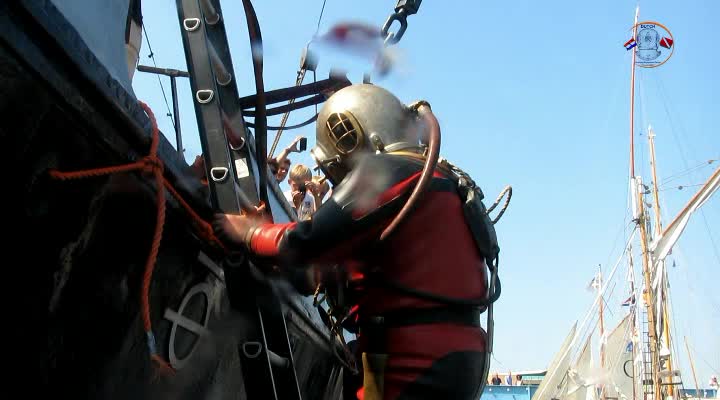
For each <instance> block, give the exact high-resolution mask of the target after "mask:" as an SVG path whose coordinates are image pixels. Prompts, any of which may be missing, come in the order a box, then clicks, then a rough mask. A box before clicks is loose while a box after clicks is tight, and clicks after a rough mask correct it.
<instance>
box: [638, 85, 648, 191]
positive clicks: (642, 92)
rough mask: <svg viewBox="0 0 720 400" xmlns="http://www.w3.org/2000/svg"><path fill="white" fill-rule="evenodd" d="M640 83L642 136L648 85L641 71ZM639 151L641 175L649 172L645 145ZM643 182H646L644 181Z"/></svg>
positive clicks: (640, 131) (645, 125)
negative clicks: (646, 85)
mask: <svg viewBox="0 0 720 400" xmlns="http://www.w3.org/2000/svg"><path fill="white" fill-rule="evenodd" d="M638 78H639V83H638V97H640V124H641V125H640V129H639V130H638V131H637V132H639V133H638V136H641V135H642V134H643V132H644V131H645V129H647V112H646V109H645V97H646V96H645V95H646V93H645V92H646V87H645V74H644V73H642V72H640V73H639V74H638ZM638 147H639V149H638V151H639V152H640V175H641V176H644V175H645V174H646V173H647V166H646V163H645V151H643V149H645V146H638ZM643 184H645V183H644V182H643ZM638 201H641V199H638Z"/></svg>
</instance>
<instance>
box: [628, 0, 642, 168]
mask: <svg viewBox="0 0 720 400" xmlns="http://www.w3.org/2000/svg"><path fill="white" fill-rule="evenodd" d="M639 15H640V5H638V6H637V7H636V8H635V23H634V24H633V36H632V39H635V37H636V36H637V23H638V16H639ZM635 40H637V39H635ZM636 51H637V45H636V46H634V47H633V48H632V61H631V70H630V178H631V179H632V178H634V177H635V52H636Z"/></svg>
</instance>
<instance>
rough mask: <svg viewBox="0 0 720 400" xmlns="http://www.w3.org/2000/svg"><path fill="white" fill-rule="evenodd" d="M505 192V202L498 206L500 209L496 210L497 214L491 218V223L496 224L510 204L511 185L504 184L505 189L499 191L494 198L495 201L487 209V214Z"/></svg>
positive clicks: (498, 202)
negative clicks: (500, 206)
mask: <svg viewBox="0 0 720 400" xmlns="http://www.w3.org/2000/svg"><path fill="white" fill-rule="evenodd" d="M505 194H507V197H506V198H505V203H504V204H503V206H502V208H500V211H499V212H498V215H497V216H496V217H495V219H493V220H492V223H493V225H495V224H497V222H498V221H500V218H502V216H503V214H505V211H506V210H507V208H508V206H509V205H510V199H511V198H512V186H510V185H508V186H505V189H503V190H502V192H500V194H499V195H498V197H497V199H495V202H494V203H493V204H492V205H491V206H490V208H488V210H487V214H488V215H490V213H491V212H492V211H493V210H494V209H495V207H497V206H498V204H500V200H502V198H503V197H504V196H505Z"/></svg>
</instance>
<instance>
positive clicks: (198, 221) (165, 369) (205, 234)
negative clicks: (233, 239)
mask: <svg viewBox="0 0 720 400" xmlns="http://www.w3.org/2000/svg"><path fill="white" fill-rule="evenodd" d="M139 103H140V106H141V107H142V108H143V109H144V110H145V113H147V115H148V117H149V118H150V121H151V123H152V141H151V143H150V152H149V153H150V154H148V155H147V156H146V157H144V158H143V159H142V160H140V161H136V162H134V163H130V164H125V165H118V166H113V167H105V168H93V169H88V170H83V171H75V172H61V171H57V170H51V171H50V176H52V177H53V178H55V179H59V180H70V179H80V178H88V177H96V176H102V175H109V174H114V173H121V172H130V171H136V170H141V171H143V172H145V173H147V174H152V175H153V177H154V178H155V182H156V183H157V199H156V200H157V201H156V204H157V219H156V221H155V233H154V235H153V241H152V246H151V247H150V254H149V256H148V259H147V261H146V263H145V271H144V273H143V281H142V288H141V290H140V307H141V313H142V319H143V328H144V329H145V334H146V335H147V345H148V350H149V352H150V359H151V361H152V362H153V364H154V365H155V366H156V367H157V368H158V372H160V374H163V375H168V374H173V373H174V370H173V368H172V367H171V366H170V365H169V364H168V362H167V361H165V360H163V358H162V357H161V356H160V355H159V354H158V351H157V346H156V342H155V335H154V334H153V331H152V321H151V319H150V299H149V297H150V284H151V282H152V274H153V270H154V269H155V262H156V260H157V255H158V251H159V249H160V241H161V240H162V234H163V226H164V225H165V190H163V187H165V188H167V189H168V191H170V193H171V194H172V195H173V196H174V197H175V198H176V199H177V200H178V201H179V202H180V204H181V205H182V206H183V208H184V209H185V210H186V211H187V212H188V214H189V215H190V217H191V218H192V220H193V221H194V222H195V225H196V227H197V228H198V231H199V235H200V237H201V238H203V239H205V240H207V241H209V242H213V243H215V244H216V245H219V246H220V247H223V248H224V246H222V243H221V242H220V241H219V240H218V239H217V237H215V235H214V233H213V229H212V227H211V225H210V224H209V223H207V222H206V221H204V220H203V219H202V218H201V217H200V216H199V215H198V214H197V213H196V212H195V211H194V210H193V209H192V208H191V207H190V205H189V204H188V203H187V202H186V201H185V200H183V198H182V197H181V196H180V194H179V193H178V192H177V190H175V188H174V187H173V186H172V185H171V184H170V183H169V182H168V181H167V180H166V179H165V178H164V177H163V172H164V167H163V163H162V161H161V160H160V159H159V158H158V156H157V150H158V146H159V144H160V133H159V132H160V131H159V129H158V126H157V121H156V120H155V115H154V114H153V112H152V110H151V109H150V107H148V105H147V104H145V103H143V102H142V101H139ZM161 183H162V185H161Z"/></svg>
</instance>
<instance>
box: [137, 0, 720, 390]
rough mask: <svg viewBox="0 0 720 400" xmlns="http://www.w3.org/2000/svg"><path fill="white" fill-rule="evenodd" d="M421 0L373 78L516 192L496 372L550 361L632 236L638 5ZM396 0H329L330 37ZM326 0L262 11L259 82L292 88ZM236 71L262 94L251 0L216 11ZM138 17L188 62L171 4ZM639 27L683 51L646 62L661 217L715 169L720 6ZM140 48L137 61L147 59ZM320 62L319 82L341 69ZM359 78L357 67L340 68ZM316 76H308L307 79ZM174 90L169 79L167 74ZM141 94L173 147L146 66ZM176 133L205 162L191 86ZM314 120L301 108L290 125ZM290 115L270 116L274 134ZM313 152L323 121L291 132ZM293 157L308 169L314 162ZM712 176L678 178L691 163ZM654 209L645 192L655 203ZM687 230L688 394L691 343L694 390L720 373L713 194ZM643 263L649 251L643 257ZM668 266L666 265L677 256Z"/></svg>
mask: <svg viewBox="0 0 720 400" xmlns="http://www.w3.org/2000/svg"><path fill="white" fill-rule="evenodd" d="M450 3H451V2H448V1H442V2H441V1H433V0H428V1H425V2H423V4H422V6H421V9H420V12H419V13H418V14H417V15H414V16H411V17H410V18H409V20H408V23H409V27H408V30H407V32H406V34H405V37H404V38H403V39H402V41H401V42H400V44H399V46H398V49H399V51H400V52H401V55H402V62H401V64H400V66H399V67H398V69H397V70H396V71H395V72H394V73H392V74H391V75H390V76H388V77H387V78H385V79H383V80H375V83H376V84H379V85H381V86H384V87H386V88H388V89H389V90H391V91H393V92H394V93H395V94H396V95H397V96H398V97H400V99H401V100H403V101H404V102H410V101H413V100H416V99H425V100H428V101H429V102H430V103H431V104H432V106H433V111H434V112H435V114H436V116H437V117H438V119H439V121H440V124H441V127H442V132H443V142H442V154H443V155H444V156H445V157H446V158H448V159H450V160H452V161H454V162H455V163H456V164H458V165H460V166H461V167H462V168H464V169H465V170H466V171H468V172H469V173H470V174H471V175H472V176H473V177H474V178H475V180H476V181H477V182H478V183H480V184H481V185H482V187H483V190H484V191H485V193H486V195H487V197H488V198H489V201H492V199H494V198H495V196H496V194H497V193H498V192H499V191H500V190H502V188H503V187H504V186H505V185H508V184H510V185H512V186H513V189H514V196H513V199H512V203H511V205H510V208H509V210H508V212H507V213H506V214H505V216H504V217H503V219H502V220H501V222H500V223H499V224H498V228H497V229H498V234H499V237H500V241H501V242H500V244H501V249H502V250H501V254H502V265H501V271H502V272H501V274H502V275H501V277H502V280H503V295H502V297H501V299H500V301H499V302H498V303H497V306H496V340H495V354H494V357H495V359H494V360H493V365H492V369H493V370H496V369H497V370H502V371H506V370H508V369H511V370H513V371H517V370H527V369H542V368H545V367H546V366H547V363H548V362H549V361H550V359H551V358H552V356H553V354H554V353H555V351H557V348H558V347H559V345H560V343H561V341H562V340H563V338H564V336H565V335H566V333H567V331H568V330H569V329H570V327H571V326H572V324H573V322H574V321H575V320H576V319H581V318H582V316H583V314H584V312H585V310H586V309H587V308H588V307H589V306H590V304H591V303H592V301H593V295H592V293H590V292H588V291H587V290H586V289H585V287H586V285H587V283H588V282H589V281H590V279H591V278H592V276H593V274H594V273H595V272H596V269H597V265H598V264H601V265H602V266H603V269H604V270H605V271H607V269H608V268H609V267H610V266H611V265H612V264H613V263H614V262H615V260H616V259H617V257H618V256H619V255H620V251H621V247H622V245H623V242H624V240H625V239H624V237H625V236H626V235H627V234H628V233H629V230H628V229H627V226H628V222H629V218H628V216H629V213H628V211H627V209H628V207H627V204H628V195H627V192H628V163H629V144H628V143H629V133H628V132H629V112H628V110H629V81H630V52H626V51H625V49H624V48H623V43H625V41H626V40H627V39H629V38H630V36H631V35H630V31H629V29H630V27H631V26H632V21H633V15H634V9H635V5H636V4H635V3H634V2H631V1H611V2H578V1H568V0H557V1H552V2H538V1H531V0H518V1H514V2H511V3H506V2H497V1H495V2H491V1H479V2H457V3H453V5H452V6H451V5H450ZM394 4H395V2H394V1H366V2H359V1H354V2H351V1H347V0H346V1H339V0H327V5H326V7H325V11H324V16H323V19H322V22H321V25H320V31H321V33H322V32H323V31H324V30H325V29H327V28H328V27H329V26H331V25H332V24H334V23H337V22H340V21H349V20H354V21H364V22H368V23H372V24H376V25H381V24H382V23H383V22H384V21H385V19H386V18H387V16H388V14H389V13H390V12H391V11H392V8H393V6H394ZM321 6H322V1H321V0H314V1H305V2H290V1H262V2H261V1H256V2H255V7H256V11H257V14H258V17H259V20H260V24H261V29H262V34H263V39H264V50H265V51H264V57H265V59H264V60H265V62H264V67H265V68H264V69H265V74H264V78H265V87H266V89H267V90H270V89H276V88H281V87H286V86H290V85H293V84H294V82H295V74H296V71H297V68H298V61H299V57H300V52H301V49H302V48H303V47H304V46H305V44H306V43H307V42H308V40H310V38H311V37H312V35H313V34H314V33H315V30H316V28H317V22H318V16H319V13H320V8H321ZM223 7H225V9H224V10H223V11H224V16H225V21H226V27H227V30H228V36H229V40H230V46H231V51H232V54H233V61H234V64H235V65H234V68H235V76H236V77H239V78H240V79H238V87H239V91H240V93H241V95H242V96H245V95H249V94H254V93H255V89H254V84H253V81H252V75H251V74H252V65H251V62H250V50H249V46H248V35H247V30H246V27H245V18H244V14H243V12H242V6H241V2H240V1H233V2H227V1H226V2H223ZM143 13H144V21H145V24H146V28H147V31H148V34H149V38H150V44H151V45H152V48H153V51H154V54H155V59H156V62H157V64H158V66H161V67H169V68H177V69H183V70H185V69H186V66H185V58H184V54H183V51H182V41H181V39H180V32H179V25H178V20H177V13H176V11H175V2H174V1H172V0H153V1H145V2H143ZM640 15H641V17H640V19H641V20H655V21H658V22H661V23H662V24H664V25H665V26H667V27H668V28H669V29H670V31H671V32H672V34H673V36H674V37H675V45H676V50H675V53H674V55H673V56H672V58H671V59H670V60H669V61H668V62H667V63H666V64H665V65H663V66H661V67H660V68H655V69H639V70H638V73H637V84H638V86H637V87H638V89H637V94H636V100H637V102H636V119H635V122H636V124H635V126H636V137H635V140H636V164H637V167H636V170H637V172H638V173H642V174H643V175H644V177H645V181H646V182H649V181H650V180H651V177H650V173H649V162H648V159H649V156H648V154H649V152H648V150H647V149H648V146H647V136H646V131H647V129H646V128H647V125H648V124H652V126H653V128H654V130H655V133H656V135H657V138H656V152H657V158H658V160H657V164H658V166H657V169H658V175H659V176H658V179H659V181H660V182H661V183H664V184H661V186H660V187H661V189H664V190H663V191H662V192H661V197H662V200H661V201H662V204H661V208H662V214H663V218H664V222H665V224H668V223H669V222H670V220H671V219H672V217H673V216H674V215H675V214H676V213H677V212H678V211H679V210H680V209H681V208H682V207H683V205H684V204H685V202H686V201H687V200H688V199H689V198H690V197H691V196H692V194H693V193H694V191H695V190H697V189H698V187H697V186H693V187H686V188H685V189H683V190H678V189H677V186H680V185H683V186H689V185H696V184H700V183H703V182H704V181H705V179H707V177H709V175H710V173H711V172H712V171H713V169H714V168H716V167H717V165H718V164H720V162H715V163H714V164H712V165H707V160H711V159H715V160H717V159H718V158H720V133H718V132H719V130H718V127H717V116H718V115H720V94H718V93H720V80H718V79H717V70H718V67H717V65H718V64H720V56H718V52H717V51H716V50H715V49H716V48H717V40H718V36H717V32H716V30H715V29H714V26H715V25H716V24H715V22H716V21H717V19H718V17H720V3H718V2H716V1H711V0H706V1H699V0H696V1H690V0H689V1H685V2H683V4H682V6H681V5H679V4H678V3H677V2H672V1H669V0H664V1H660V0H657V1H647V2H644V3H642V4H641V10H640ZM147 55H148V47H147V44H146V42H144V41H143V47H142V50H141V60H140V62H141V63H142V64H146V65H152V60H150V59H149V58H148V57H147ZM329 60H333V59H332V58H330V57H329V56H328V58H325V59H324V58H323V55H322V54H321V58H320V65H319V68H318V76H317V78H318V79H324V78H326V77H327V75H328V71H329V68H330V67H331V66H332V65H331V63H330V61H329ZM335 61H336V63H335V64H334V65H335V66H338V65H340V66H343V67H345V68H347V69H348V71H349V78H350V79H351V80H352V81H353V82H360V81H361V80H362V68H361V66H358V65H354V64H338V63H337V60H336V59H335ZM311 79H312V76H311V75H310V74H308V76H307V77H306V82H309V81H311ZM163 84H164V86H165V90H166V92H167V94H168V101H170V98H169V94H170V92H169V87H170V86H169V81H168V80H167V78H163ZM133 86H134V89H135V91H136V94H137V96H138V98H139V99H141V100H143V101H145V102H147V103H148V104H149V105H150V106H151V107H152V108H153V109H154V111H155V114H156V115H157V116H158V120H159V121H158V122H159V124H160V128H161V129H162V131H163V132H164V133H165V134H166V135H168V137H169V138H170V140H171V142H174V136H173V135H174V133H173V130H172V125H171V122H170V120H169V118H168V117H165V116H164V114H165V113H166V109H165V103H164V101H163V98H162V95H161V92H160V90H159V85H158V81H157V78H156V77H155V76H153V75H149V74H144V73H141V72H136V74H135V80H134V82H133ZM178 90H179V95H180V116H181V126H182V130H183V140H184V144H185V147H186V148H187V150H186V153H185V156H186V159H187V160H188V161H189V162H192V160H193V158H194V157H195V156H196V155H197V154H199V153H200V152H201V150H200V145H199V140H198V139H197V127H196V125H195V117H194V110H193V106H192V103H191V93H190V88H189V84H188V83H187V81H186V80H183V81H181V82H180V83H179V87H178ZM312 112H314V109H313V110H303V111H298V112H294V113H292V114H291V116H290V120H289V124H294V123H298V122H301V121H304V120H305V119H306V118H308V117H309V116H311V115H312ZM278 121H279V118H271V119H270V121H269V123H270V124H271V125H277V124H278ZM297 134H302V135H305V136H307V137H308V139H309V146H311V145H312V144H313V142H314V127H307V128H304V129H301V130H299V131H289V132H286V133H285V134H284V135H283V138H282V140H281V141H280V148H282V147H283V146H285V145H287V144H288V143H289V141H290V140H292V139H293V138H294V137H295V135H297ZM294 161H295V162H303V163H306V164H311V161H310V158H309V156H308V155H307V154H302V155H300V156H298V155H296V154H295V155H294ZM702 163H705V166H701V167H698V168H696V169H694V170H693V171H692V172H691V173H688V174H684V175H681V176H679V177H676V178H675V179H672V177H674V176H676V175H678V174H683V173H684V172H685V171H687V170H688V169H691V168H694V167H697V166H699V165H701V164H702ZM648 200H649V201H650V200H651V199H650V198H648ZM702 210H703V211H702V213H698V214H696V215H695V216H694V218H693V219H692V220H691V222H690V226H689V227H688V229H687V230H686V232H685V233H684V234H683V236H682V238H681V240H680V242H679V244H678V246H677V247H676V249H675V251H674V253H673V256H671V260H674V262H675V265H676V266H675V267H674V268H670V282H671V291H672V296H673V303H674V305H673V309H674V318H675V323H674V328H675V330H676V333H675V335H676V336H675V340H676V346H677V348H678V350H680V353H679V354H680V360H679V361H680V368H681V369H682V371H683V373H684V380H685V382H686V386H687V387H694V384H693V383H692V375H691V372H690V368H689V363H688V358H687V352H686V351H685V348H684V344H683V337H684V336H687V338H688V341H689V343H690V346H691V347H692V348H693V349H694V350H693V361H694V363H695V368H696V370H697V373H698V380H699V381H700V384H701V385H702V386H706V385H707V382H708V379H709V376H710V375H711V374H712V373H715V374H718V375H720V341H718V337H720V291H719V290H718V288H719V286H720V277H719V275H718V271H720V248H719V246H720V228H718V227H720V196H717V195H716V196H715V197H714V198H712V199H711V200H710V201H709V202H708V203H706V204H705V206H704V207H703V209H702ZM635 261H636V263H638V262H639V258H638V257H636V258H635ZM671 264H672V261H671ZM624 297H626V295H625V296H624V293H622V291H621V288H620V287H618V288H617V289H616V290H615V291H614V292H613V294H612V296H610V298H608V299H607V301H608V304H609V311H608V313H607V318H608V321H607V324H609V325H612V324H613V323H614V322H615V321H618V320H619V318H620V316H621V314H622V312H623V310H621V309H620V307H619V304H620V302H621V301H622V300H623V299H624Z"/></svg>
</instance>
